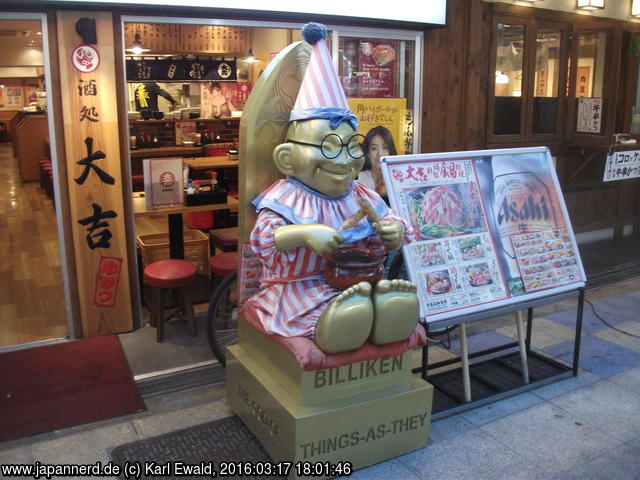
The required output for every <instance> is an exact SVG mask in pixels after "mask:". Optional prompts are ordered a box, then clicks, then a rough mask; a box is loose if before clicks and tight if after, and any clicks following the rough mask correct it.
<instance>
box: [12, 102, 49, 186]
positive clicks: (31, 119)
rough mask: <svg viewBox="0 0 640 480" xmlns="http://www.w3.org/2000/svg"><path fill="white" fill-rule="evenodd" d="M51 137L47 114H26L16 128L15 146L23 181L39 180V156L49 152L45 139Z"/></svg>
mask: <svg viewBox="0 0 640 480" xmlns="http://www.w3.org/2000/svg"><path fill="white" fill-rule="evenodd" d="M47 138H49V124H48V120H47V116H46V115H43V114H35V115H25V116H24V117H23V118H22V119H21V120H20V122H19V123H18V126H17V127H16V129H15V134H14V148H15V154H16V156H17V157H18V168H19V170H20V178H21V179H22V181H25V182H26V181H31V180H38V179H39V178H40V168H39V166H38V163H37V160H38V157H42V156H45V155H48V154H49V149H48V145H47V144H46V143H45V139H47Z"/></svg>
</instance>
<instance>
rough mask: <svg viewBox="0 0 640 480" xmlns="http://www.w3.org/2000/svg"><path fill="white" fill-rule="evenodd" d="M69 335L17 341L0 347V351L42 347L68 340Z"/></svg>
mask: <svg viewBox="0 0 640 480" xmlns="http://www.w3.org/2000/svg"><path fill="white" fill-rule="evenodd" d="M71 340H72V339H70V338H69V337H58V338H47V339H45V340H35V341H33V342H25V343H17V344H15V345H5V346H1V347H0V353H7V352H14V351H16V350H25V349H27V348H34V347H43V346H45V345H52V344H55V343H62V342H70V341H71Z"/></svg>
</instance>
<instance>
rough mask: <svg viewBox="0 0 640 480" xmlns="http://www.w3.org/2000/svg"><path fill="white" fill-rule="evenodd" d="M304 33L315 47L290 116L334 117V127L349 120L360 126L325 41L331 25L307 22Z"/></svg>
mask: <svg viewBox="0 0 640 480" xmlns="http://www.w3.org/2000/svg"><path fill="white" fill-rule="evenodd" d="M302 36H303V38H304V39H305V41H306V42H307V43H308V44H310V45H312V47H313V50H312V51H311V58H310V59H309V65H308V66H307V70H306V71H305V73H304V78H303V79H302V84H301V85H300V91H299V92H298V97H297V98H296V102H295V105H294V106H293V110H292V111H291V117H289V120H290V121H294V120H311V119H313V118H321V119H325V120H330V121H331V128H333V129H336V128H338V127H339V126H340V124H341V123H342V122H343V121H347V122H349V123H350V124H351V126H352V127H353V128H354V130H357V129H358V119H357V118H356V116H355V115H354V114H353V113H351V109H350V108H349V103H348V102H347V97H346V96H345V94H344V91H343V90H342V84H341V83H340V79H339V78H338V74H337V73H336V69H335V67H334V66H333V60H332V59H331V55H330V54H329V49H328V48H327V42H325V39H326V38H327V36H328V32H327V27H325V26H324V25H322V24H321V23H314V22H311V23H307V24H306V25H305V26H303V27H302Z"/></svg>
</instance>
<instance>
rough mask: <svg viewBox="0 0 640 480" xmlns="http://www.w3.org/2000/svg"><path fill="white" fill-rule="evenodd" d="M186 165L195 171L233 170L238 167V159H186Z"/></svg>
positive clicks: (223, 157)
mask: <svg viewBox="0 0 640 480" xmlns="http://www.w3.org/2000/svg"><path fill="white" fill-rule="evenodd" d="M184 163H185V164H186V165H188V166H189V168H191V169H193V170H209V169H212V168H231V167H237V166H238V157H237V156H236V157H229V155H223V156H220V157H195V158H185V159H184Z"/></svg>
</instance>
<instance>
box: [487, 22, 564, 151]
mask: <svg viewBox="0 0 640 480" xmlns="http://www.w3.org/2000/svg"><path fill="white" fill-rule="evenodd" d="M494 26H495V28H494V43H493V45H494V48H493V55H492V65H493V67H494V68H492V71H495V77H493V78H492V79H491V80H492V81H493V89H492V91H491V98H490V103H489V118H488V131H487V140H488V143H493V144H498V143H503V144H504V143H520V142H551V141H553V140H556V139H560V138H561V137H562V135H563V130H564V124H563V123H562V121H561V119H562V118H563V115H564V99H565V96H566V89H564V88H561V86H562V85H563V84H564V82H565V81H566V75H567V67H566V65H567V43H568V38H569V35H568V31H569V29H568V25H567V24H564V23H560V22H550V21H540V20H536V19H533V18H522V17H506V16H501V17H496V21H495V23H494Z"/></svg>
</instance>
